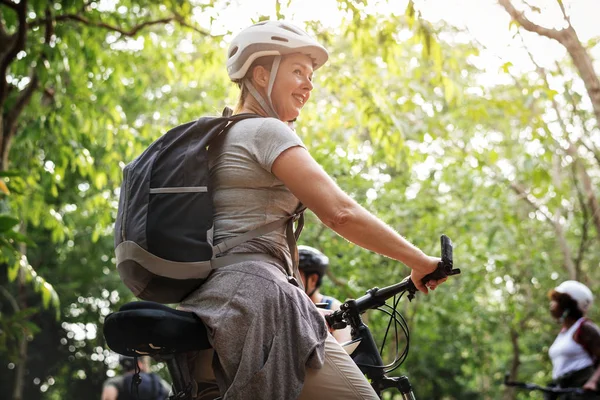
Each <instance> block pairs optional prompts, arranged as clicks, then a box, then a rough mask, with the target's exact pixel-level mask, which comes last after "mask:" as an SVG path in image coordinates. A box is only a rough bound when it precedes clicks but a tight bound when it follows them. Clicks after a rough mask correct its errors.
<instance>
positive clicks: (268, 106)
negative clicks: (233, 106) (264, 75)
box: [244, 56, 281, 119]
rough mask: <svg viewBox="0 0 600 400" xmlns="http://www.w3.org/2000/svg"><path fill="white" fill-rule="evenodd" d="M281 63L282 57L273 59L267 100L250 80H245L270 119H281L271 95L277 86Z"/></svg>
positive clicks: (247, 86) (245, 83)
mask: <svg viewBox="0 0 600 400" xmlns="http://www.w3.org/2000/svg"><path fill="white" fill-rule="evenodd" d="M280 63H281V56H275V58H274V59H273V65H272V66H271V73H270V74H269V85H268V86H267V99H266V101H265V99H264V98H263V97H262V96H261V95H260V93H259V92H258V90H256V88H255V87H254V85H252V82H250V79H244V85H245V86H246V88H247V89H248V91H249V92H250V94H251V95H252V97H254V99H256V101H258V104H260V106H261V107H262V109H263V110H264V111H265V112H266V113H267V115H269V116H270V117H273V118H277V119H279V115H277V112H275V107H273V101H272V100H271V93H272V92H273V86H275V78H276V77H277V71H278V70H279V64H280Z"/></svg>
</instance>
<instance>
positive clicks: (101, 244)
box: [0, 0, 600, 399]
mask: <svg viewBox="0 0 600 400" xmlns="http://www.w3.org/2000/svg"><path fill="white" fill-rule="evenodd" d="M108 3H109V2H84V1H76V0H72V1H62V2H52V3H48V2H44V1H30V2H29V10H28V18H29V19H28V21H29V23H30V27H31V29H30V31H29V32H28V33H29V36H28V38H27V43H26V49H25V50H24V52H23V54H21V55H20V58H18V60H16V61H15V62H14V63H12V64H11V66H10V70H9V77H10V82H11V84H12V85H14V88H13V91H12V92H11V94H10V95H9V97H8V100H7V102H6V104H5V109H8V108H10V107H11V106H12V105H14V103H15V101H16V98H17V96H18V94H19V93H20V92H21V91H22V90H23V87H24V85H25V83H26V81H27V79H28V78H27V77H28V75H29V74H30V73H31V71H32V70H34V71H36V72H37V74H38V77H39V89H38V90H37V91H36V92H35V94H34V95H33V97H32V99H31V102H30V104H29V106H28V107H26V108H25V109H24V112H23V114H22V115H21V117H20V119H19V124H18V129H17V136H16V137H15V139H14V142H13V144H12V150H11V152H10V157H9V160H10V168H11V171H13V172H6V171H5V172H4V173H1V174H0V176H2V178H3V182H6V184H7V185H8V188H10V192H11V194H10V195H8V194H6V193H7V192H6V191H4V192H3V193H4V194H0V196H2V198H1V199H0V202H1V204H0V249H1V257H2V259H1V260H0V261H1V262H2V264H3V268H4V269H5V270H6V273H4V274H3V275H2V277H0V289H5V290H4V291H3V293H2V295H0V298H1V299H2V300H1V301H0V313H1V314H0V330H1V332H2V334H0V359H1V360H3V361H6V362H3V363H2V365H4V366H6V365H8V362H12V363H15V364H18V363H19V362H23V360H22V359H19V355H18V354H17V352H16V349H17V347H16V343H17V342H18V340H20V338H22V337H27V338H28V340H29V339H31V341H30V342H29V359H28V362H27V368H28V371H29V372H28V375H27V378H26V381H27V385H26V387H25V396H24V398H26V399H60V398H65V399H69V398H87V397H89V396H90V393H95V394H94V396H95V395H98V394H99V391H100V388H101V385H102V382H103V380H104V379H105V378H106V374H107V372H108V371H109V370H112V369H114V368H115V363H114V362H112V361H111V360H112V359H111V355H110V352H109V351H108V350H107V349H106V347H105V344H104V341H103V337H102V335H101V329H102V322H103V319H104V317H105V316H106V315H107V314H108V313H109V312H111V311H112V310H115V309H116V308H118V306H120V305H121V304H122V303H124V302H126V301H128V300H131V299H132V296H131V294H130V293H129V292H128V291H127V290H126V289H125V288H124V286H123V285H122V284H121V282H120V280H119V277H118V274H117V273H116V271H114V259H113V239H112V229H113V221H114V218H115V216H116V209H117V201H118V195H119V189H118V188H119V185H120V182H121V170H122V168H123V166H124V165H125V164H126V163H127V162H129V161H130V160H132V159H133V158H134V157H135V156H136V155H137V154H139V153H140V152H141V151H142V150H143V149H144V148H145V147H146V146H147V145H148V144H149V143H151V142H152V141H153V140H155V139H156V138H157V137H159V136H160V135H161V134H162V133H164V132H165V131H166V130H167V129H168V128H169V127H171V126H174V125H176V124H179V123H183V122H186V121H189V120H192V119H194V118H197V117H199V116H201V115H208V114H213V115H214V114H217V113H219V112H220V111H221V109H222V108H223V106H224V105H225V104H229V105H232V104H233V102H234V101H235V96H236V95H237V89H236V88H235V87H234V85H232V84H230V83H229V82H228V79H227V75H226V71H225V68H224V67H223V66H224V62H225V61H224V47H225V44H224V43H225V42H227V41H228V40H229V39H227V40H224V39H225V38H224V37H223V36H221V34H220V33H219V34H218V35H217V34H215V35H212V34H210V33H202V32H213V31H214V30H215V29H218V28H217V27H216V26H210V24H211V23H213V22H214V21H215V20H216V18H217V16H218V15H219V13H220V12H222V11H221V10H222V7H224V6H225V5H227V4H228V2H227V1H225V2H202V4H199V3H198V2H187V1H163V2H161V3H160V4H159V3H156V2H151V1H142V0H140V1H135V0H123V1H120V2H118V4H117V5H116V6H115V7H113V8H111V7H110V6H109V5H107V4H108ZM293 3H294V2H276V4H277V6H276V8H275V10H274V11H275V12H276V14H277V15H280V16H283V17H288V15H287V14H286V13H287V12H288V10H289V9H290V7H291V5H292V4H293ZM375 3H378V2H371V1H345V0H339V1H338V2H337V4H338V6H339V8H340V13H342V15H343V20H342V23H341V25H340V26H339V27H336V28H335V29H329V28H328V29H325V28H324V26H323V23H321V22H319V21H311V22H309V23H307V29H308V30H309V31H311V32H312V33H314V34H316V35H317V36H318V38H319V39H320V40H321V41H322V42H323V43H325V44H326V46H327V48H328V49H329V51H330V60H329V62H328V64H327V66H325V67H324V68H323V69H321V70H319V71H317V72H318V73H317V74H315V82H314V83H315V90H314V92H313V96H312V101H311V102H309V103H308V104H307V105H306V106H305V109H304V111H303V114H302V117H301V118H300V119H299V121H298V124H297V132H298V134H299V135H300V136H301V137H302V139H303V140H304V142H305V143H306V145H307V147H308V148H309V149H310V152H311V154H312V155H313V156H314V157H315V159H317V161H318V162H319V163H320V164H321V165H322V166H323V168H324V169H325V170H326V171H327V172H328V173H329V174H330V175H331V176H332V177H334V179H335V180H336V182H337V183H338V184H339V186H340V187H341V188H343V189H344V190H345V191H346V192H348V193H349V194H350V195H351V196H352V197H353V198H355V199H356V200H357V201H358V202H359V203H361V204H363V205H364V206H365V207H366V208H367V209H368V210H370V211H371V212H373V213H374V214H376V215H378V216H379V217H381V219H383V220H384V221H386V222H387V223H388V224H389V225H390V226H392V227H393V228H394V229H397V230H398V231H399V232H400V233H401V234H403V235H404V236H405V237H407V238H408V239H409V240H411V241H412V242H414V243H415V244H416V245H418V246H419V247H421V248H422V249H423V250H424V251H426V252H427V253H428V254H431V255H437V254H438V252H439V241H438V240H439V239H438V238H439V235H440V234H441V233H446V234H447V235H449V236H450V237H451V238H452V239H453V240H454V243H455V263H456V266H457V267H460V268H461V269H462V270H463V273H462V275H460V276H458V277H454V278H452V279H450V280H449V281H448V282H447V283H445V284H444V285H442V286H440V287H439V288H438V289H437V290H436V291H435V292H434V293H433V294H431V295H429V296H421V295H418V296H417V298H416V300H415V301H413V302H412V303H408V302H406V301H402V302H401V303H400V304H401V308H402V312H403V314H404V315H405V317H406V318H407V321H408V324H409V326H410V328H411V332H412V335H411V346H410V349H411V353H410V355H409V357H408V359H407V361H406V363H405V364H404V365H403V366H402V367H401V368H400V370H399V371H398V373H405V374H408V375H409V377H410V379H411V381H412V382H413V385H414V386H415V387H416V388H417V389H416V393H417V397H418V398H425V399H428V398H434V399H470V398H472V399H475V398H485V399H500V398H501V397H502V392H503V390H504V389H503V388H502V386H501V382H502V379H503V377H504V372H505V371H507V370H508V369H509V368H510V365H511V362H512V357H513V353H514V352H515V350H518V352H519V353H520V361H521V367H520V369H519V376H518V378H519V379H521V380H533V381H536V382H538V383H544V382H546V381H547V380H548V378H549V370H550V366H549V360H548V358H547V356H546V354H547V348H548V346H549V344H550V343H551V342H552V340H553V337H554V334H555V333H556V330H557V327H556V326H555V325H553V322H552V321H551V320H550V318H549V316H548V315H547V312H546V311H545V304H546V303H547V299H546V293H547V291H548V289H550V288H552V287H553V286H554V285H556V284H557V283H558V282H559V281H560V280H563V279H566V278H567V277H568V274H567V271H566V269H565V267H564V265H565V261H564V252H563V250H562V249H561V246H560V242H559V238H558V236H557V232H556V230H555V225H554V222H555V221H554V220H552V218H553V217H555V216H556V217H557V221H558V222H559V223H560V224H561V226H562V228H563V231H564V236H565V237H564V239H565V241H566V243H567V246H568V247H569V248H570V249H571V257H572V261H573V262H574V263H575V265H576V267H577V271H578V274H579V275H578V276H579V277H580V279H581V280H583V281H585V282H586V283H588V284H589V285H590V287H591V288H592V289H593V290H595V291H598V289H600V287H599V286H598V284H597V282H600V279H599V278H600V276H599V275H598V271H597V268H595V266H597V265H598V262H599V261H600V259H599V258H598V255H597V254H596V253H597V252H594V251H593V249H594V244H596V241H597V240H598V233H597V232H595V231H594V229H593V224H592V222H591V219H590V216H591V214H590V210H588V209H587V205H586V203H585V201H580V200H579V199H581V198H584V196H583V194H582V193H583V192H582V190H583V189H582V184H581V182H580V181H579V173H580V168H585V169H586V170H587V171H589V175H590V176H591V179H592V185H593V187H594V188H597V187H599V184H600V182H598V177H599V176H600V173H599V171H598V169H599V167H600V165H599V164H598V162H597V160H598V159H600V157H598V156H597V154H600V153H598V150H597V149H596V147H594V145H595V140H594V139H593V135H594V134H597V125H594V121H593V118H592V115H591V113H590V112H589V110H586V109H585V107H580V104H581V103H582V102H583V101H584V94H582V93H579V92H578V91H577V90H574V89H573V87H574V86H575V85H574V82H576V81H574V80H573V79H572V78H571V77H572V76H573V74H574V70H573V68H572V66H571V65H570V64H569V63H567V62H564V63H561V64H560V69H558V68H557V69H556V70H555V71H549V72H548V73H549V74H551V75H552V76H554V77H556V78H560V79H557V81H559V82H565V90H556V87H553V89H550V88H549V87H548V85H547V84H546V82H545V80H544V79H542V76H541V75H540V74H539V73H530V74H523V75H514V68H513V65H512V64H511V63H510V62H508V61H507V62H505V63H504V64H503V65H502V66H501V68H500V70H499V71H498V75H499V76H501V77H503V78H505V79H504V81H505V82H507V83H506V84H495V85H484V84H482V83H481V82H482V81H481V76H482V75H483V74H484V71H482V70H480V69H478V67H477V66H476V65H477V63H475V62H473V60H474V59H477V57H478V55H479V48H478V46H477V45H475V44H473V43H465V42H464V41H462V40H459V39H458V35H455V34H456V33H460V32H456V31H455V29H453V28H451V27H448V26H446V25H443V24H431V23H430V22H428V21H426V20H424V19H423V16H422V15H421V13H420V12H419V2H413V1H409V2H408V6H407V8H406V9H405V12H404V14H401V13H400V14H394V13H384V12H382V13H377V12H375V11H373V10H374V9H376V7H375ZM101 4H103V7H100V5H101ZM48 5H51V6H52V7H50V8H49V12H50V13H51V14H52V15H53V16H54V17H56V18H57V20H56V23H55V25H54V36H53V38H52V41H51V42H50V43H45V41H44V35H45V30H44V24H43V23H42V19H43V18H45V15H46V7H47V6H48ZM0 7H2V8H1V10H2V14H1V17H0V18H1V22H2V24H3V25H4V27H5V28H6V30H7V31H8V32H14V31H15V30H16V24H17V20H16V13H14V12H13V11H12V10H10V9H8V7H7V6H4V5H3V6H0ZM121 7H125V8H121ZM82 10H83V11H82ZM77 13H83V14H82V15H84V16H85V19H86V21H87V22H84V21H82V20H77V19H70V18H62V19H60V18H59V17H60V16H65V15H69V14H77ZM193 15H195V16H196V17H195V18H193V17H192V16H193ZM173 16H177V18H176V19H173V20H171V21H169V22H162V23H159V24H152V25H147V26H145V27H144V28H143V29H140V30H139V31H137V32H136V33H135V34H134V35H133V36H128V35H127V34H125V33H127V32H129V31H130V30H132V29H133V28H134V27H135V26H137V25H138V24H140V23H143V22H148V21H156V20H162V19H166V18H170V17H173ZM199 17H201V18H199ZM196 18H197V19H196ZM251 18H255V19H258V18H261V16H258V15H256V16H253V15H249V16H248V22H250V19H251ZM199 20H202V21H210V23H206V26H201V27H199V26H198V24H197V21H199ZM190 26H193V27H195V28H190ZM111 27H112V28H111ZM115 27H118V28H119V29H121V30H122V31H123V32H124V33H120V32H117V31H116V30H115V29H113V28H115ZM597 43H598V39H597V38H596V39H592V40H590V42H589V43H587V45H588V46H589V47H592V46H596V45H597ZM41 55H43V57H42V56H41ZM553 101H556V102H558V104H559V105H560V106H561V108H560V110H558V111H559V112H556V110H554V105H553ZM557 119H561V120H563V121H565V123H566V126H567V127H569V133H570V135H567V132H563V131H562V130H561V128H560V126H559V124H558V123H557ZM590 121H591V122H590ZM582 132H583V133H582ZM567 138H571V139H573V138H575V139H576V140H575V145H576V147H577V151H578V154H579V156H580V158H579V159H578V160H577V163H579V164H577V165H576V163H575V160H573V158H572V157H571V156H569V155H568V154H567V152H566V139H567ZM557 165H558V168H557ZM516 187H522V188H525V190H526V192H527V193H528V194H529V196H530V197H527V198H526V197H524V195H523V193H516V191H515V190H516V189H515V188H516ZM0 189H2V186H1V185H0ZM526 200H531V201H532V202H533V204H536V205H537V209H536V208H534V206H532V204H531V202H529V201H526ZM559 215H560V218H558V216H559ZM302 242H303V243H305V244H309V245H312V246H315V247H318V248H321V249H322V250H323V251H324V252H325V253H326V254H328V255H329V257H330V259H331V263H332V267H331V274H332V275H331V277H332V278H334V280H332V279H326V280H325V282H324V288H323V291H324V292H325V293H327V294H331V295H334V296H336V297H338V298H340V299H345V298H349V297H357V296H360V295H362V294H363V293H364V292H365V290H367V289H369V288H371V287H373V286H379V287H382V286H386V285H389V284H392V283H395V282H397V281H398V280H400V279H402V278H403V277H404V276H406V275H407V274H408V273H409V270H408V269H407V268H406V267H404V266H403V265H401V264H400V263H397V262H393V261H391V260H389V259H386V258H384V257H381V256H377V255H374V254H371V253H369V252H367V251H364V250H362V249H360V248H358V247H356V246H354V245H352V244H350V243H348V242H347V241H346V240H344V239H342V238H340V237H339V236H337V235H336V234H335V233H333V232H332V231H330V230H328V229H326V228H325V227H324V226H323V225H322V224H321V223H320V222H319V221H318V219H317V218H316V217H315V216H314V215H312V214H310V213H309V215H308V216H307V226H306V229H305V232H304V233H303V236H302ZM25 254H26V256H25ZM42 277H43V278H42ZM10 299H13V300H15V301H17V303H20V304H22V305H24V307H23V308H21V309H15V308H14V307H12V306H11V300H10ZM59 299H60V302H59ZM57 313H60V320H59V321H56V318H57ZM598 315H599V314H598V313H597V311H594V313H593V314H592V315H591V317H592V319H594V318H596V320H598ZM366 317H367V319H368V322H369V326H370V327H371V328H372V330H373V332H374V333H375V336H376V337H377V340H381V338H382V334H383V331H384V329H385V326H386V324H387V321H386V319H385V318H384V316H383V315H380V314H376V313H368V314H367V316H366ZM40 330H43V332H44V334H38V333H39V332H40ZM515 333H516V337H517V341H516V342H513V341H512V338H514V336H515ZM515 343H516V344H515ZM515 346H516V347H515ZM386 350H387V352H386V354H387V355H386V357H391V356H392V352H391V348H390V349H388V348H386ZM113 361H114V360H113ZM11 371H12V370H5V371H4V372H6V373H3V374H0V393H11V391H12V385H13V378H14V372H11ZM35 378H38V379H39V380H40V382H41V383H40V385H34V384H33V383H32V382H33V381H34V379H35ZM520 398H526V397H520Z"/></svg>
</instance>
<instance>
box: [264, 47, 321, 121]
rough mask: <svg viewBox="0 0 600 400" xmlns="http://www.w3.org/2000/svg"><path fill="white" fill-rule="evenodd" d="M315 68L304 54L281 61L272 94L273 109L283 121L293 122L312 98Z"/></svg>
mask: <svg viewBox="0 0 600 400" xmlns="http://www.w3.org/2000/svg"><path fill="white" fill-rule="evenodd" d="M312 76H313V66H312V59H311V58H310V57H309V56H307V55H304V54H300V53H295V54H288V55H286V56H284V57H282V59H281V64H280V65H279V70H278V71H277V77H276V78H275V83H274V85H273V91H272V93H271V101H272V104H273V108H274V109H275V111H276V112H277V115H278V116H279V118H280V119H281V120H282V121H292V120H294V119H296V118H297V117H298V115H300V110H302V107H304V105H305V104H306V102H307V101H308V99H309V98H310V92H311V90H312V88H313V85H312Z"/></svg>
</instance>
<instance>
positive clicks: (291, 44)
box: [227, 21, 329, 118]
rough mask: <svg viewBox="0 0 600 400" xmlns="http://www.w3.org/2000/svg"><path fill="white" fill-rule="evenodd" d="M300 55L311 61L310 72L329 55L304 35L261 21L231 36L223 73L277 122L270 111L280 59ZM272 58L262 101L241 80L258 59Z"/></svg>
mask: <svg viewBox="0 0 600 400" xmlns="http://www.w3.org/2000/svg"><path fill="white" fill-rule="evenodd" d="M292 53H302V54H305V55H307V56H309V57H310V58H311V59H312V61H313V70H317V69H318V68H320V67H321V66H322V65H323V64H325V62H327V59H328V58H329V54H328V53H327V50H325V48H324V47H323V46H321V45H320V44H319V43H318V42H317V41H316V40H315V39H313V38H312V37H311V36H310V35H309V34H308V33H306V32H305V31H303V30H302V29H300V28H298V27H297V26H295V25H293V24H290V23H289V22H285V21H263V22H259V23H257V24H254V25H252V26H250V27H248V28H246V29H244V30H242V31H241V32H240V33H238V34H237V36H235V37H234V38H233V40H232V42H231V44H230V45H229V51H228V52H227V73H228V74H229V78H230V79H231V80H232V81H234V82H240V81H241V82H242V84H243V85H245V86H246V87H247V88H248V90H249V91H250V94H252V96H253V97H254V98H255V99H256V100H257V101H258V102H259V104H260V105H261V107H262V108H263V109H264V110H265V112H267V113H268V114H269V115H270V116H272V117H274V118H279V117H278V115H277V113H276V112H275V110H274V108H273V104H272V101H271V92H272V90H273V84H274V82H275V77H276V76H277V70H278V69H279V63H280V62H281V56H284V55H286V54H292ZM266 56H275V58H274V60H273V65H272V67H271V76H270V79H269V86H268V88H267V99H266V102H265V99H263V98H262V96H261V95H260V94H259V93H258V91H257V90H256V89H255V88H254V86H253V85H252V83H250V81H249V79H244V77H245V76H246V74H247V73H248V69H250V66H251V65H252V63H253V62H254V61H255V60H256V59H257V58H259V57H266Z"/></svg>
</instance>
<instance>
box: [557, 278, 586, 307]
mask: <svg viewBox="0 0 600 400" xmlns="http://www.w3.org/2000/svg"><path fill="white" fill-rule="evenodd" d="M554 291H555V292H557V293H563V294H566V295H569V296H570V297H571V298H572V299H573V300H575V301H576V302H577V306H578V307H579V310H581V312H582V313H587V311H588V310H589V309H590V306H591V305H592V301H594V296H593V295H592V291H591V290H590V289H589V288H588V287H587V286H585V285H584V284H583V283H581V282H577V281H564V282H563V283H561V284H560V285H558V286H557V287H556V288H555V289H554Z"/></svg>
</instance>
